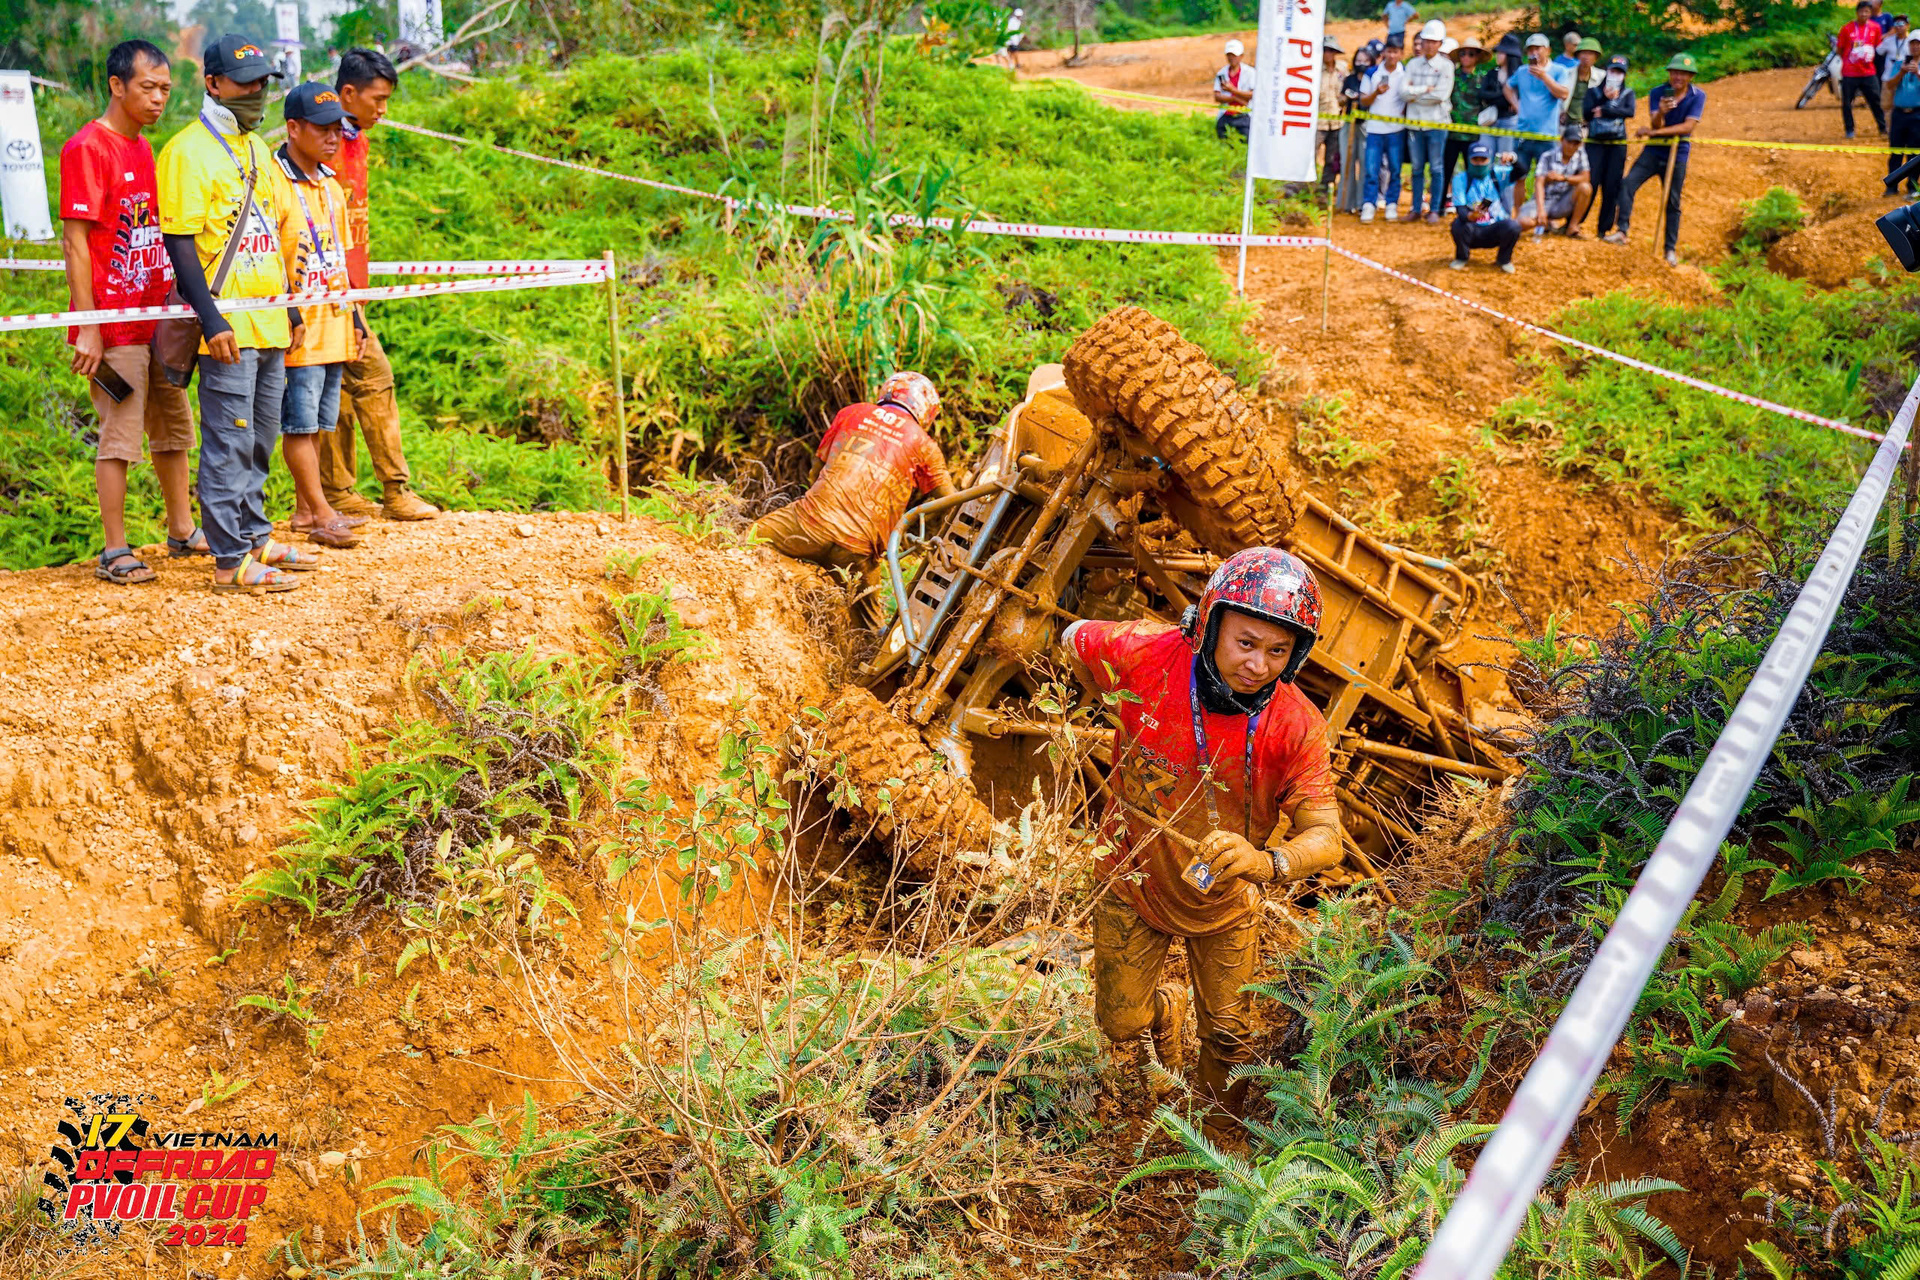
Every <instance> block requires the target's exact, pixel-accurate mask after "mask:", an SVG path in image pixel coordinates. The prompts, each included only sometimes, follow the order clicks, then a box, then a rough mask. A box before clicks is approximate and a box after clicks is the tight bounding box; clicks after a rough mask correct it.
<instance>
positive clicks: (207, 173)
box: [158, 35, 319, 591]
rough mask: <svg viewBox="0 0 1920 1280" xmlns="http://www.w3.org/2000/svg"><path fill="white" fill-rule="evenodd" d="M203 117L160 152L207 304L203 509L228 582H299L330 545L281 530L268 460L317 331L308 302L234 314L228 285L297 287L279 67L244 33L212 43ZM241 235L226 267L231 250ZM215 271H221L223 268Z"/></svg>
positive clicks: (259, 585) (167, 198) (165, 231)
mask: <svg viewBox="0 0 1920 1280" xmlns="http://www.w3.org/2000/svg"><path fill="white" fill-rule="evenodd" d="M201 65H202V67H203V68H204V69H205V71H206V97H205V98H204V99H203V101H202V103H201V110H200V118H199V119H198V120H197V121H195V122H194V123H193V124H190V125H188V126H187V127H186V128H184V129H182V130H181V131H180V132H179V133H177V134H175V135H174V136H173V138H172V140H171V141H169V142H168V143H167V145H166V147H165V148H163V149H162V150H161V152H160V160H159V165H158V169H159V179H160V182H159V186H160V233H161V235H162V237H163V238H164V239H165V241H166V246H167V257H168V259H169V260H170V261H171V262H172V263H173V274H174V279H175V281H176V283H177V284H178V286H179V289H180V293H181V295H182V296H183V297H184V298H186V300H187V302H188V303H190V304H191V305H192V307H193V309H194V312H195V313H196V314H197V315H198V316H199V317H200V325H201V329H202V332H203V334H204V339H203V341H202V344H201V348H200V359H199V363H198V366H197V367H198V371H199V374H200V474H199V491H200V523H201V527H202V528H204V529H205V530H206V534H207V545H208V547H209V548H210V549H211V550H212V551H213V563H214V572H213V588H214V590H216V591H290V590H292V589H293V588H294V587H295V586H297V585H298V584H297V583H296V582H295V581H294V580H293V579H292V578H291V577H289V576H288V575H289V574H290V573H292V572H301V571H305V570H308V569H312V568H314V567H315V566H316V565H317V564H318V562H319V554H318V553H317V552H313V551H303V550H299V549H297V548H294V547H291V546H288V545H286V544H284V543H279V542H275V541H274V540H273V522H272V521H270V520H268V519H267V512H266V486H267V467H268V465H269V464H270V463H271V462H272V460H273V446H274V442H275V440H276V439H277V438H278V436H279V434H280V409H281V399H282V397H283V396H284V394H285V392H286V367H285V361H286V354H287V348H288V347H289V346H298V345H300V343H301V341H302V339H303V338H304V337H305V333H304V331H303V329H304V326H303V325H302V322H301V318H300V312H299V311H298V310H297V309H294V308H284V307H271V308H267V309H264V310H258V311H236V312H234V313H233V314H232V315H231V316H223V315H222V314H221V313H220V312H219V311H218V310H216V309H215V306H214V297H215V294H216V293H217V294H218V295H219V296H220V297H222V298H226V299H244V298H270V297H273V296H275V295H277V294H282V293H290V292H292V290H291V288H290V287H289V285H288V281H287V273H286V264H285V263H284V262H283V261H282V260H281V257H280V245H281V242H282V239H283V238H284V237H285V236H287V235H288V234H290V233H291V231H292V222H291V221H290V219H289V217H288V211H287V210H285V209H283V208H281V207H280V206H281V201H280V200H279V199H278V193H277V192H276V190H275V187H274V182H273V167H274V161H273V154H272V152H271V151H270V150H269V149H268V147H267V144H266V143H265V142H263V141H261V140H260V138H259V137H258V136H256V134H255V130H257V129H258V128H259V126H260V118H261V116H262V115H263V114H264V113H265V111H266V105H267V80H268V78H269V77H278V76H279V74H280V73H279V72H277V71H275V70H274V69H273V64H272V63H270V62H268V61H267V56H266V54H265V53H264V52H263V51H262V50H261V47H260V46H259V45H258V44H256V43H254V42H252V41H249V40H247V39H245V38H243V37H241V36H231V35H229V36H221V37H220V38H219V39H218V40H215V41H212V42H211V43H209V44H208V45H207V46H206V49H205V50H204V52H203V55H202V59H201ZM229 241H231V242H232V249H233V252H232V257H231V260H230V261H229V262H228V265H227V270H226V272H225V274H224V276H222V274H221V270H220V266H219V264H220V263H221V262H222V260H223V259H224V258H225V257H226V255H227V249H228V245H229ZM209 276H212V277H214V279H212V280H209Z"/></svg>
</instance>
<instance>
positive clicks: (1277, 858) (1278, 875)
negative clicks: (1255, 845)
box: [1267, 844, 1293, 884]
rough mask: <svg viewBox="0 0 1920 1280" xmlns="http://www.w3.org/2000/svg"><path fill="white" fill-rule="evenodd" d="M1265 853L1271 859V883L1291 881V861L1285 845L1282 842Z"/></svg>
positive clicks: (1287, 882)
mask: <svg viewBox="0 0 1920 1280" xmlns="http://www.w3.org/2000/svg"><path fill="white" fill-rule="evenodd" d="M1267 854H1268V856H1269V857H1271V858H1272V859H1273V880H1272V883H1274V884H1289V883H1291V882H1292V880H1293V863H1292V862H1291V860H1289V859H1288V857H1287V846H1285V845H1284V844H1283V845H1277V846H1275V847H1274V848H1272V849H1269V850H1267Z"/></svg>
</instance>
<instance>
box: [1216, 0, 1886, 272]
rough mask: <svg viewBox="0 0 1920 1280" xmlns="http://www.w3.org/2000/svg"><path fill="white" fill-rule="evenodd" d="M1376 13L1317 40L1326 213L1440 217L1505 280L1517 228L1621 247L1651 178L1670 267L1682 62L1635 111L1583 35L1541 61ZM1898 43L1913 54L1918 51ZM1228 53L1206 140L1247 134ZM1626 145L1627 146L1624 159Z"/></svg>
mask: <svg viewBox="0 0 1920 1280" xmlns="http://www.w3.org/2000/svg"><path fill="white" fill-rule="evenodd" d="M1873 3H1875V0H1862V8H1863V9H1864V8H1866V7H1868V6H1869V5H1871V4H1873ZM1384 16H1385V18H1386V22H1387V33H1386V35H1385V37H1384V38H1382V39H1376V40H1370V41H1368V42H1367V43H1366V44H1365V45H1363V46H1362V47H1360V48H1359V49H1356V50H1354V51H1353V54H1352V56H1351V58H1350V59H1347V51H1346V49H1345V48H1343V47H1342V45H1341V44H1340V42H1339V41H1338V40H1337V39H1335V38H1334V37H1333V36H1328V37H1326V39H1325V40H1324V41H1323V42H1322V55H1321V73H1320V85H1321V88H1320V102H1321V114H1322V116H1323V127H1322V128H1321V129H1320V131H1319V134H1318V146H1317V151H1318V155H1319V163H1320V166H1321V181H1322V182H1323V183H1324V184H1326V185H1327V186H1328V187H1329V188H1337V200H1338V207H1339V208H1340V209H1342V210H1343V211H1346V212H1350V213H1357V214H1358V215H1359V220H1360V221H1361V222H1363V223H1370V222H1373V221H1374V220H1375V219H1376V218H1380V219H1384V220H1385V221H1387V222H1399V221H1416V222H1426V223H1431V224H1438V223H1441V222H1444V221H1448V220H1449V219H1451V221H1452V224H1453V231H1452V234H1453V239H1454V245H1455V257H1454V261H1453V264H1452V265H1453V266H1454V267H1456V268H1464V267H1466V266H1467V264H1468V259H1469V255H1470V252H1471V251H1472V250H1473V249H1493V250H1495V262H1496V264H1497V265H1498V266H1499V267H1500V268H1501V269H1502V270H1504V271H1512V270H1513V269H1514V265H1513V252H1514V247H1515V246H1516V245H1517V244H1518V243H1519V242H1520V240H1521V239H1522V238H1523V237H1525V236H1526V235H1527V234H1528V233H1529V232H1531V234H1532V235H1533V236H1534V237H1535V238H1541V237H1544V236H1547V235H1549V234H1554V235H1561V236H1567V237H1571V238H1574V239H1580V238H1583V237H1584V236H1585V235H1586V234H1587V233H1586V231H1585V227H1586V223H1587V219H1588V216H1589V215H1590V214H1592V213H1593V212H1594V210H1595V207H1596V206H1598V213H1597V216H1596V218H1595V224H1596V225H1595V229H1594V234H1595V235H1597V236H1598V237H1599V238H1600V239H1602V240H1604V241H1605V242H1607V243H1609V244H1625V243H1626V240H1627V236H1628V234H1629V232H1630V230H1631V226H1632V221H1633V208H1634V200H1635V197H1636V196H1637V195H1638V193H1639V191H1640V189H1641V187H1643V186H1644V185H1645V184H1646V183H1647V182H1649V181H1657V182H1659V183H1660V184H1661V186H1662V187H1663V189H1664V192H1665V196H1666V207H1665V217H1664V222H1663V225H1662V228H1661V231H1662V252H1663V254H1664V256H1665V259H1666V261H1667V262H1668V263H1669V264H1677V263H1678V261H1679V258H1678V252H1677V250H1678V243H1679V237H1680V207H1681V195H1682V193H1683V192H1684V190H1685V188H1686V179H1687V161H1688V154H1689V151H1690V150H1691V144H1690V143H1689V142H1688V141H1687V135H1689V134H1691V133H1692V132H1693V130H1694V128H1695V127H1696V126H1697V125H1698V123H1699V121H1700V119H1701V117H1702V115H1703V114H1704V112H1705V109H1706V94H1705V93H1704V92H1703V91H1702V90H1700V89H1699V88H1697V87H1695V85H1694V84H1693V80H1694V77H1695V75H1696V74H1697V73H1698V70H1699V68H1698V66H1697V64H1696V63H1695V61H1694V58H1693V56H1692V55H1691V54H1686V53H1681V54H1677V55H1675V56H1674V57H1673V58H1672V59H1671V60H1670V61H1669V62H1668V63H1667V65H1666V72H1667V81H1666V83H1665V84H1661V85H1658V86H1656V87H1655V88H1654V89H1653V91H1652V92H1651V93H1650V94H1648V95H1647V102H1646V110H1645V114H1644V115H1642V114H1641V113H1640V103H1639V101H1638V99H1637V98H1636V95H1635V93H1634V90H1633V88H1632V87H1631V86H1630V85H1629V84H1628V83H1627V74H1628V71H1629V69H1630V68H1629V65H1628V60H1627V58H1626V57H1625V55H1622V54H1615V55H1614V56H1612V57H1611V58H1607V57H1606V50H1605V48H1604V47H1603V46H1602V44H1601V42H1600V41H1599V40H1597V39H1595V38H1594V37H1592V36H1584V35H1582V34H1580V33H1579V32H1576V31H1568V32H1565V33H1563V34H1562V35H1561V36H1560V38H1559V42H1560V52H1559V53H1558V54H1555V53H1554V51H1553V45H1554V41H1553V40H1552V39H1551V38H1550V37H1549V36H1547V35H1546V34H1544V33H1538V32H1536V33H1534V34H1531V35H1527V36H1525V37H1524V38H1523V37H1522V36H1521V35H1520V34H1519V33H1518V32H1509V33H1507V34H1506V35H1504V36H1502V37H1501V38H1500V39H1499V41H1498V42H1496V43H1495V45H1494V47H1493V48H1492V49H1491V50H1489V49H1487V48H1486V47H1485V46H1484V45H1482V44H1481V42H1480V41H1479V40H1477V39H1475V38H1473V37H1471V36H1469V37H1467V38H1465V39H1454V38H1453V37H1451V36H1449V35H1448V34H1447V28H1446V24H1445V23H1443V22H1440V21H1438V20H1429V21H1427V22H1426V23H1424V24H1422V25H1421V26H1419V27H1418V28H1417V29H1416V28H1414V27H1413V26H1412V24H1413V22H1414V21H1416V20H1417V19H1418V17H1419V13H1418V10H1417V9H1416V8H1415V6H1414V5H1413V4H1411V3H1409V2H1408V0H1393V2H1392V3H1389V4H1388V5H1387V6H1386V9H1385V11H1384ZM1409 32H1412V45H1413V49H1412V56H1411V57H1409V56H1407V43H1408V36H1409ZM1914 47H1915V50H1916V52H1920V41H1916V44H1915V46H1914ZM1244 52H1245V51H1244V50H1243V49H1242V48H1241V45H1240V42H1239V41H1237V40H1234V41H1229V42H1228V46H1227V65H1226V66H1225V67H1223V68H1222V69H1221V71H1220V73H1219V74H1218V75H1217V76H1216V77H1215V79H1214V100H1215V101H1216V102H1217V103H1219V104H1220V107H1221V111H1220V115H1219V117H1218V121H1217V124H1216V132H1217V133H1218V134H1219V135H1220V136H1221V137H1225V136H1227V133H1228V131H1229V130H1232V131H1234V132H1237V133H1239V134H1240V135H1241V136H1242V137H1245V136H1246V134H1247V132H1248V128H1249V124H1250V117H1249V115H1248V111H1249V108H1250V104H1251V102H1252V99H1253V83H1254V76H1255V74H1256V69H1255V68H1253V67H1251V66H1249V65H1247V64H1246V62H1245V59H1244V57H1243V55H1244ZM1909 69H1910V70H1911V72H1912V77H1911V79H1902V80H1895V79H1889V81H1888V84H1889V86H1890V87H1889V89H1888V91H1887V100H1888V103H1889V104H1890V106H1891V105H1893V104H1894V98H1895V96H1896V95H1903V96H1901V97H1900V102H1899V104H1898V110H1900V111H1904V112H1906V113H1907V114H1905V115H1904V116H1901V117H1900V118H1899V120H1898V121H1897V122H1896V127H1898V128H1899V129H1900V130H1902V134H1903V136H1907V137H1910V138H1912V140H1913V141H1914V142H1915V144H1916V145H1920V66H1911V67H1910V68H1909ZM1875 109H1876V111H1877V110H1878V99H1875ZM1326 117H1336V118H1337V119H1336V120H1335V121H1334V122H1333V123H1328V122H1327V120H1326V119H1325V118H1326ZM1636 139H1637V140H1639V141H1641V142H1642V144H1643V145H1642V146H1641V148H1640V151H1639V154H1638V155H1636V156H1634V157H1632V163H1631V164H1629V163H1628V160H1629V157H1628V151H1629V149H1630V144H1631V143H1632V142H1633V141H1634V140H1636ZM1403 174H1404V175H1405V182H1404V183H1403V181H1402V176H1403ZM1403 190H1404V194H1405V196H1406V202H1405V205H1404V208H1403V205H1402V194H1403Z"/></svg>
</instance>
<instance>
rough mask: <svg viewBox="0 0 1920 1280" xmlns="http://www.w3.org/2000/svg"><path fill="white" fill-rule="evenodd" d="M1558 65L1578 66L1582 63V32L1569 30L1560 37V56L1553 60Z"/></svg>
mask: <svg viewBox="0 0 1920 1280" xmlns="http://www.w3.org/2000/svg"><path fill="white" fill-rule="evenodd" d="M1553 65H1554V66H1556V67H1577V66H1579V65H1580V33H1579V32H1578V31H1569V32H1567V34H1565V35H1563V36H1561V37H1560V56H1559V57H1557V58H1555V59H1554V60H1553Z"/></svg>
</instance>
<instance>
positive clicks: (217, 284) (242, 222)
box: [207, 147, 260, 298]
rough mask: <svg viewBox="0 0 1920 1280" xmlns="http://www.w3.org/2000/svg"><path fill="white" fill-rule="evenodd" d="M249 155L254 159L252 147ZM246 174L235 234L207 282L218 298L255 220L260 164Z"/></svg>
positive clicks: (222, 252) (234, 228) (234, 223)
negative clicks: (242, 241)
mask: <svg viewBox="0 0 1920 1280" xmlns="http://www.w3.org/2000/svg"><path fill="white" fill-rule="evenodd" d="M247 155H248V157H249V158H251V157H252V155H253V148H252V147H248V148H247ZM246 174H247V185H246V189H245V190H244V191H242V192H241V193H240V207H239V210H238V212H236V213H235V214H234V215H233V232H232V234H230V235H229V236H228V237H227V247H226V248H225V249H223V250H222V251H221V253H220V265H219V266H217V267H215V268H214V272H213V279H212V280H210V281H208V282H207V287H208V288H209V289H210V290H212V292H213V296H214V297H216V298H217V297H219V296H220V290H221V288H222V287H223V286H224V285H225V284H226V283H227V272H228V271H230V270H232V268H233V256H234V254H235V253H237V252H239V249H240V237H241V235H242V233H244V232H245V231H246V228H247V223H249V222H251V221H252V220H253V188H254V184H255V183H256V182H257V181H259V178H260V165H259V163H258V162H257V161H256V162H255V163H254V164H253V165H251V166H249V167H248V169H247V171H246Z"/></svg>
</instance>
